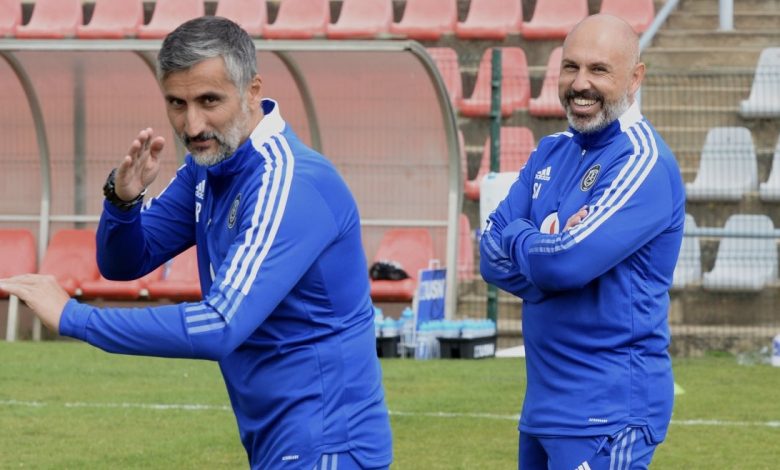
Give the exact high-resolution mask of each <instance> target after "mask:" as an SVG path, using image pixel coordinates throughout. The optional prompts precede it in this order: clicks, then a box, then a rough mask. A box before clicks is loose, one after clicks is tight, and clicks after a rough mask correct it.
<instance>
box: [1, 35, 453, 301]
mask: <svg viewBox="0 0 780 470" xmlns="http://www.w3.org/2000/svg"><path fill="white" fill-rule="evenodd" d="M255 44H256V47H257V50H258V67H259V73H260V75H261V76H262V77H263V83H264V95H265V96H267V97H270V98H274V99H276V100H277V101H278V102H279V104H280V109H281V112H282V116H283V117H284V118H285V120H287V122H288V123H289V124H290V125H291V126H292V127H293V129H294V130H295V132H296V133H297V134H298V135H299V137H301V139H302V140H303V141H304V142H306V143H308V144H309V145H311V146H312V147H314V148H315V149H318V150H320V151H321V152H322V153H324V154H325V155H326V156H327V157H328V158H329V159H330V160H331V161H333V162H334V163H335V165H336V166H337V167H338V169H339V171H340V172H341V174H342V175H343V176H344V178H345V179H346V181H347V183H348V184H349V186H350V188H351V189H352V191H353V193H354V194H355V197H356V199H357V201H358V206H359V209H360V211H361V217H362V221H363V226H364V230H363V234H364V246H365V250H366V255H367V256H368V257H369V259H371V257H372V256H373V254H374V253H375V251H376V248H377V246H378V243H379V239H380V238H381V235H382V233H383V232H384V230H385V229H386V228H388V227H398V226H421V227H427V228H429V229H430V230H431V234H432V236H433V239H434V245H435V249H436V256H437V257H439V258H440V259H441V260H442V261H444V264H446V265H447V266H451V267H452V269H449V270H448V285H449V286H451V287H452V288H450V289H449V291H450V292H448V299H447V304H448V306H447V312H448V315H450V314H452V313H453V312H454V307H455V303H454V302H455V298H456V297H455V296H456V288H455V286H456V285H457V280H456V277H455V276H456V272H457V270H456V269H455V267H456V266H457V251H458V250H457V246H458V240H457V236H458V230H457V227H458V214H459V212H460V206H461V201H460V197H461V196H460V195H461V184H462V183H461V181H462V180H461V171H465V169H461V168H460V165H461V162H460V157H459V154H460V153H459V152H460V149H459V148H458V146H459V143H458V139H457V127H456V120H455V114H454V112H453V111H452V109H451V105H450V101H449V99H448V97H447V92H446V90H445V88H444V85H443V83H442V80H441V77H440V76H439V74H438V71H437V70H436V67H435V65H434V64H433V62H432V61H431V59H430V58H429V57H428V55H427V54H426V52H425V50H424V48H423V47H422V46H420V45H419V44H418V43H416V42H413V41H316V40H312V41H261V40H258V41H256V42H255ZM159 47H160V41H156V40H153V41H146V40H116V41H90V40H13V39H7V40H0V56H2V58H3V59H4V60H2V61H0V100H2V101H0V102H2V103H3V112H2V113H0V133H2V134H1V135H2V139H3V142H4V144H5V145H4V149H3V155H2V159H1V160H0V175H2V176H0V178H1V179H0V187H1V188H2V189H0V190H1V191H2V197H0V222H3V223H4V224H5V225H8V224H12V225H13V226H28V227H29V228H30V229H31V230H34V231H36V232H37V233H38V244H39V255H41V256H42V255H43V252H44V249H45V246H46V242H47V240H48V238H49V233H50V232H51V230H52V229H53V228H58V225H60V226H62V227H64V226H68V227H72V226H73V224H74V223H82V224H87V225H89V224H94V223H95V221H96V220H97V218H98V216H99V214H100V211H101V204H102V199H103V198H102V191H101V187H102V184H103V181H104V180H105V176H106V175H107V174H108V171H109V170H110V169H111V168H112V167H114V166H116V164H117V162H118V160H119V159H120V158H121V157H122V156H123V155H125V153H126V152H127V148H128V147H129V144H130V142H131V141H132V139H133V138H134V137H135V135H136V134H137V132H138V131H139V130H140V129H142V128H144V127H147V126H151V127H153V128H154V129H155V130H156V132H157V133H159V134H161V135H163V136H165V138H166V142H167V145H166V149H165V150H164V153H163V159H164V165H163V170H162V174H161V175H160V176H159V177H158V179H157V181H156V182H155V185H154V186H153V187H152V188H150V194H156V193H157V192H159V190H160V189H161V188H162V187H163V186H164V185H165V184H166V183H167V181H168V180H169V179H170V177H171V176H172V175H173V173H174V172H175V170H176V168H177V167H178V165H179V163H180V162H181V157H182V156H183V153H184V151H183V149H182V148H181V146H180V145H178V143H177V142H176V140H175V139H174V137H173V135H172V132H171V128H170V125H169V123H168V121H167V118H166V115H165V108H164V103H163V99H162V96H161V94H160V91H159V87H158V85H157V82H156V79H155V76H154V71H153V64H154V61H155V54H156V51H157V50H158V49H159ZM39 258H40V257H39Z"/></svg>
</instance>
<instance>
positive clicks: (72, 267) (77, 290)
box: [38, 229, 100, 296]
mask: <svg viewBox="0 0 780 470" xmlns="http://www.w3.org/2000/svg"><path fill="white" fill-rule="evenodd" d="M38 272H39V273H41V274H50V275H52V276H54V277H55V278H56V279H57V282H58V283H59V285H60V286H62V288H63V289H65V291H66V292H67V293H68V294H70V295H71V296H74V295H81V283H82V282H84V281H91V280H95V279H97V278H98V277H99V276H100V272H99V270H98V265H97V260H96V259H95V232H94V231H93V230H87V229H82V230H78V229H70V230H60V231H58V232H57V233H55V234H54V235H53V236H52V237H51V240H49V245H48V247H47V248H46V253H45V254H44V255H43V260H42V261H41V267H40V269H39V270H38Z"/></svg>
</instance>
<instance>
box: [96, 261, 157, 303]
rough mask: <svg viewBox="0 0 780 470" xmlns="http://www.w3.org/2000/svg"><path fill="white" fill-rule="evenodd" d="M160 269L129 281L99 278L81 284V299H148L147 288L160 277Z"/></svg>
mask: <svg viewBox="0 0 780 470" xmlns="http://www.w3.org/2000/svg"><path fill="white" fill-rule="evenodd" d="M162 272H163V270H162V268H158V269H155V270H154V271H152V272H151V273H149V274H147V275H146V276H144V277H142V278H140V279H135V280H131V281H113V280H110V279H106V278H105V277H103V276H100V277H99V278H98V279H95V280H90V281H83V282H82V283H81V297H82V298H85V299H97V298H100V299H114V300H136V299H140V298H142V297H148V296H149V293H148V290H147V286H148V285H149V283H150V282H154V281H157V280H158V279H160V278H161V276H162Z"/></svg>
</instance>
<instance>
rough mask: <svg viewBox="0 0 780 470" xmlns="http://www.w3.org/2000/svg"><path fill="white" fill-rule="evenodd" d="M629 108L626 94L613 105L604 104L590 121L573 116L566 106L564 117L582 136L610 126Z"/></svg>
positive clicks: (629, 104)
mask: <svg viewBox="0 0 780 470" xmlns="http://www.w3.org/2000/svg"><path fill="white" fill-rule="evenodd" d="M629 106H631V103H629V101H628V93H626V94H625V95H623V97H621V98H620V99H619V100H617V101H615V102H613V103H607V102H605V103H604V107H603V109H602V110H601V111H599V113H598V114H597V115H595V116H593V117H592V118H590V119H587V120H586V119H582V118H579V117H577V116H575V115H574V114H573V113H572V112H571V108H570V107H569V106H568V105H567V106H566V117H567V118H568V120H569V125H570V126H571V127H572V128H573V129H575V130H576V131H578V132H581V133H583V134H592V133H594V132H598V131H600V130H603V129H604V128H605V127H607V126H608V125H610V123H612V122H613V121H615V120H616V119H617V118H619V117H620V116H621V115H622V114H623V113H625V112H626V110H627V109H628V108H629Z"/></svg>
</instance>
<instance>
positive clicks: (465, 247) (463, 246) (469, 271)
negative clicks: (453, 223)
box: [458, 214, 476, 282]
mask: <svg viewBox="0 0 780 470" xmlns="http://www.w3.org/2000/svg"><path fill="white" fill-rule="evenodd" d="M458 230H459V231H458V281H460V282H471V281H473V280H474V279H475V278H476V275H475V272H476V269H475V267H474V266H475V264H474V240H473V239H472V237H471V222H469V218H468V217H467V216H466V214H460V218H459V220H458Z"/></svg>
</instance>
